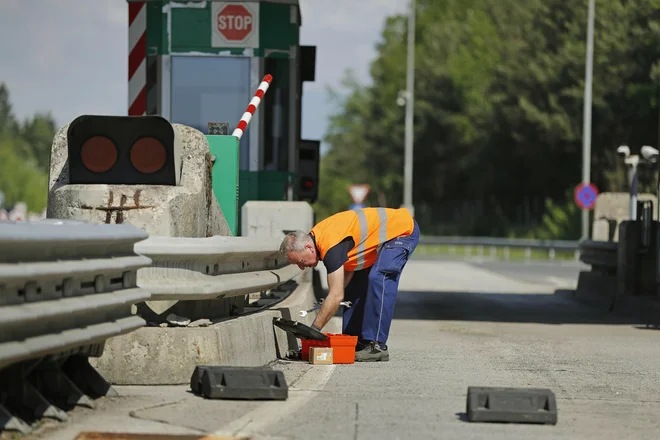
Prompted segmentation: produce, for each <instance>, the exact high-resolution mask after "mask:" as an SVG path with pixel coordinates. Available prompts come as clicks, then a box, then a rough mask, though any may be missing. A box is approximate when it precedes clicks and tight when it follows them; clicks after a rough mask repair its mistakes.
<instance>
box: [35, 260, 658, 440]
mask: <svg viewBox="0 0 660 440" xmlns="http://www.w3.org/2000/svg"><path fill="white" fill-rule="evenodd" d="M512 264H513V263H505V264H499V263H492V264H491V263H486V264H485V265H484V264H470V263H465V262H452V261H413V262H410V263H409V265H408V267H407V268H406V270H405V272H404V275H403V277H402V280H401V292H400V295H399V298H398V301H397V306H396V312H395V317H396V318H395V321H394V323H393V325H392V331H391V338H390V340H389V341H388V345H389V347H390V351H391V354H390V357H391V360H390V362H385V363H368V364H353V365H333V366H311V365H309V364H305V363H302V362H279V363H277V364H276V365H275V366H274V367H275V368H279V369H282V370H283V371H285V374H286V377H287V382H288V383H289V385H290V392H289V398H288V400H286V401H284V402H241V401H238V402H237V401H218V400H216V401H209V400H204V399H201V398H198V397H195V396H193V395H191V394H190V393H189V392H188V391H187V387H184V386H181V387H117V390H118V391H119V392H120V394H121V397H118V398H112V399H105V400H104V401H102V402H100V403H99V408H97V409H96V410H86V411H78V412H75V411H74V414H72V416H71V420H70V421H69V422H67V424H66V427H64V428H60V429H58V430H51V431H47V434H45V435H44V436H43V438H48V439H53V440H59V439H72V438H74V436H75V435H74V434H75V433H77V432H80V431H81V430H122V431H130V432H150V433H158V432H162V433H169V434H175V433H196V434H201V433H216V434H222V435H235V436H237V435H253V436H254V438H256V439H291V440H293V439H309V438H316V439H342V440H343V439H359V440H367V439H406V440H408V439H411V438H443V439H489V440H493V439H507V440H508V439H525V440H527V439H530V438H534V439H569V438H570V439H598V440H604V439H616V440H621V439H646V438H648V439H656V438H658V430H659V429H660V417H659V416H658V413H660V398H659V397H658V395H660V380H659V379H660V370H659V369H658V365H660V333H658V332H657V331H653V330H644V329H641V328H639V327H640V324H642V323H641V322H636V321H635V320H624V319H615V318H613V317H612V316H610V315H607V314H605V313H603V312H598V311H595V310H593V309H589V308H587V307H585V306H581V305H578V304H576V303H574V302H572V301H571V300H570V299H566V297H565V296H561V295H556V294H555V293H554V292H555V288H556V286H553V285H552V283H548V282H538V280H539V277H546V278H547V277H548V276H550V277H556V278H558V279H563V280H567V281H570V280H571V276H572V275H573V274H574V272H571V271H575V270H577V269H576V268H567V269H566V272H562V271H563V270H564V269H557V270H555V271H553V270H551V268H549V267H545V266H534V267H532V265H519V266H518V267H511V265H512ZM576 273H577V272H575V274H576ZM575 279H577V276H576V277H575ZM535 280H536V281H537V282H534V281H535ZM472 385H475V386H506V387H535V388H550V389H551V390H552V391H553V392H554V393H555V394H556V396H557V403H558V413H559V422H558V424H557V425H555V426H532V425H522V424H487V423H470V422H467V421H466V416H465V401H466V391H467V387H468V386H472ZM76 411H77V410H76Z"/></svg>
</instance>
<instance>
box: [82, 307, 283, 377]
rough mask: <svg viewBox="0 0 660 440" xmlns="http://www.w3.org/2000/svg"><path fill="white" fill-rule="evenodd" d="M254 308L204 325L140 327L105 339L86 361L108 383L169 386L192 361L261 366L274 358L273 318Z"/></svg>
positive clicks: (190, 369)
mask: <svg viewBox="0 0 660 440" xmlns="http://www.w3.org/2000/svg"><path fill="white" fill-rule="evenodd" d="M275 316H279V313H278V312H271V311H267V312H260V313H257V314H254V315H247V316H243V317H239V318H236V319H230V320H227V321H225V322H221V323H218V324H215V325H212V326H210V327H202V328H199V327H197V328H187V327H186V328H177V327H172V328H170V327H168V328H160V327H144V328H141V329H139V330H136V331H134V332H132V333H130V334H128V335H124V336H118V337H115V338H112V339H110V340H108V341H107V342H106V346H105V351H104V353H103V355H102V356H101V357H100V358H98V359H91V360H90V363H91V364H92V366H93V367H95V368H96V369H97V370H98V372H99V373H100V374H101V375H102V376H103V377H104V378H105V379H106V380H107V381H108V382H110V383H111V384H117V385H174V384H185V383H188V382H189V381H190V375H191V374H192V372H193V370H194V368H195V366H197V365H228V366H263V365H266V364H268V363H269V362H271V361H273V360H275V359H276V357H277V356H276V352H275V343H274V338H273V324H272V320H273V317H275Z"/></svg>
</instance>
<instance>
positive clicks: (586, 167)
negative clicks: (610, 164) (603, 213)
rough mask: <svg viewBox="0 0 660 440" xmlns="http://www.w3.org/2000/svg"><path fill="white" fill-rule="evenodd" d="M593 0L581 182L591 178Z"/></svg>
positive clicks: (585, 228)
mask: <svg viewBox="0 0 660 440" xmlns="http://www.w3.org/2000/svg"><path fill="white" fill-rule="evenodd" d="M595 9H596V5H595V0H589V17H588V24H587V62H586V66H585V72H584V77H585V80H584V121H583V122H584V125H583V127H582V182H583V183H585V184H588V183H590V180H591V175H590V174H591V100H592V98H591V89H592V86H591V83H592V76H593V60H594V18H595V15H596V13H595ZM582 238H583V239H588V238H589V211H588V210H586V209H584V210H582Z"/></svg>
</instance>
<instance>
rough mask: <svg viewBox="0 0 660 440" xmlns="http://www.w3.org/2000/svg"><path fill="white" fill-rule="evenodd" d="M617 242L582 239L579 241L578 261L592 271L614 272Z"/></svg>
mask: <svg viewBox="0 0 660 440" xmlns="http://www.w3.org/2000/svg"><path fill="white" fill-rule="evenodd" d="M617 249H618V243H616V242H610V241H595V240H583V241H581V242H580V261H582V262H583V263H585V264H589V265H591V267H592V270H594V271H605V272H616V269H617Z"/></svg>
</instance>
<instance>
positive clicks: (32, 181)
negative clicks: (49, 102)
mask: <svg viewBox="0 0 660 440" xmlns="http://www.w3.org/2000/svg"><path fill="white" fill-rule="evenodd" d="M55 132H56V128H55V121H54V120H53V118H52V116H51V115H50V114H37V115H35V116H33V117H32V118H30V119H27V120H25V121H23V122H22V123H19V122H18V121H17V120H16V118H15V116H14V114H13V111H12V106H11V102H10V99H9V90H8V89H7V86H6V85H5V84H4V83H0V191H2V192H3V193H4V195H5V206H8V207H11V206H12V205H14V204H15V203H16V202H25V203H26V204H27V205H28V209H29V210H30V211H31V212H40V211H42V210H43V209H44V208H45V207H46V203H47V195H48V167H49V162H50V149H51V144H52V141H53V137H54V136H55Z"/></svg>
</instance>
